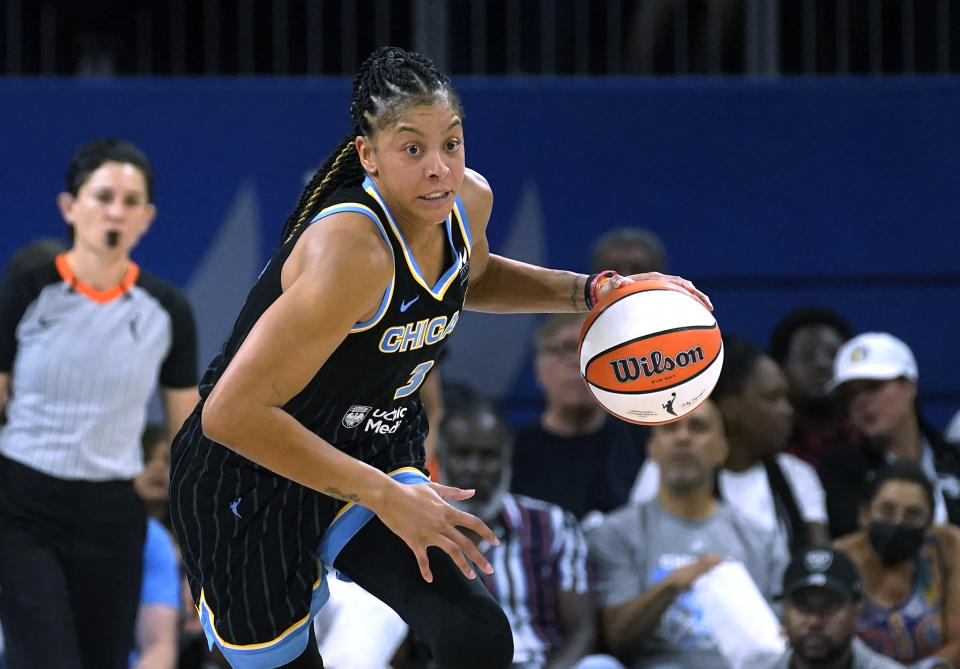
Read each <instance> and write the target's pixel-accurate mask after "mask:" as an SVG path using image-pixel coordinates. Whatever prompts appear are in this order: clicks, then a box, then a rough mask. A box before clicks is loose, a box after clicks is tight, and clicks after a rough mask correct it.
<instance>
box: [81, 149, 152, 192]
mask: <svg viewBox="0 0 960 669" xmlns="http://www.w3.org/2000/svg"><path fill="white" fill-rule="evenodd" d="M104 163H129V164H130V165H133V166H134V167H136V168H137V169H138V170H140V173H141V174H143V180H144V181H145V182H146V186H147V202H153V167H151V165H150V161H149V160H148V159H147V156H146V154H144V153H143V151H141V150H140V149H139V148H137V146H136V145H135V144H133V143H132V142H128V141H126V140H123V139H112V138H108V139H95V140H93V141H92V142H87V143H86V144H84V145H83V146H81V147H80V148H79V149H77V152H76V153H75V154H73V159H72V160H71V161H70V166H69V167H67V192H68V193H70V194H71V195H73V196H74V197H76V196H77V193H78V192H79V191H80V188H81V187H82V186H83V183H84V182H85V181H86V180H87V179H88V178H90V175H91V174H92V173H93V172H95V171H96V170H98V169H99V168H100V166H101V165H103V164H104Z"/></svg>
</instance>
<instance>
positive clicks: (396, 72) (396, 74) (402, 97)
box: [280, 46, 463, 243]
mask: <svg viewBox="0 0 960 669" xmlns="http://www.w3.org/2000/svg"><path fill="white" fill-rule="evenodd" d="M437 102H445V103H446V104H448V105H450V107H451V108H452V109H453V110H454V112H455V113H456V114H457V115H458V116H460V117H461V118H463V108H462V107H461V105H460V99H459V98H458V97H457V94H456V92H455V91H454V90H453V86H452V85H451V84H450V79H448V78H447V76H446V75H444V74H443V73H442V72H440V71H439V70H438V69H437V68H436V66H435V65H434V64H433V61H431V60H430V59H429V58H427V57H426V56H422V55H420V54H418V53H414V52H412V51H406V50H404V49H401V48H399V47H392V46H385V47H380V48H379V49H377V50H376V51H374V52H373V53H372V54H370V56H369V57H368V58H367V60H365V61H364V63H363V65H361V66H360V69H359V70H358V71H357V75H356V76H355V77H354V79H353V99H352V100H351V101H350V118H351V121H352V128H351V132H350V133H349V134H348V135H347V136H346V137H344V138H343V139H342V140H341V141H340V143H339V144H338V145H337V148H336V149H334V150H333V152H332V153H331V154H330V155H329V156H328V157H327V159H326V160H325V161H324V162H323V164H322V165H321V166H320V169H318V170H317V171H316V173H314V175H313V177H312V178H311V179H310V182H309V183H308V184H307V186H306V188H304V189H303V193H301V194H300V200H299V201H298V202H297V206H296V208H295V209H294V210H293V213H291V214H290V216H289V217H288V218H287V221H286V223H285V224H284V226H283V232H282V233H281V235H280V241H281V243H282V242H285V241H287V240H289V239H290V238H291V237H292V236H293V234H294V233H295V232H296V231H297V230H298V229H299V228H300V227H301V226H303V225H304V224H305V223H307V222H308V221H309V220H310V219H311V218H313V216H315V215H316V213H317V212H318V211H320V209H321V208H322V206H323V204H324V202H325V200H326V199H327V198H328V197H329V196H330V195H331V194H332V193H333V192H334V191H335V190H337V189H338V188H339V187H341V186H343V185H347V184H359V183H360V182H362V181H363V177H364V171H363V167H362V166H361V164H360V157H359V156H358V155H357V151H356V148H355V147H354V140H355V139H356V137H357V136H358V135H364V136H366V137H372V136H373V134H374V133H375V132H376V131H377V130H382V129H384V128H389V127H390V126H392V125H394V124H395V123H397V122H398V121H399V120H400V118H401V116H402V115H403V113H404V111H405V110H406V109H407V108H409V107H411V106H416V105H431V104H435V103H437Z"/></svg>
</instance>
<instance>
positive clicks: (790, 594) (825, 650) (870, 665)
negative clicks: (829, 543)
mask: <svg viewBox="0 0 960 669" xmlns="http://www.w3.org/2000/svg"><path fill="white" fill-rule="evenodd" d="M783 597H784V600H783V620H784V626H785V631H786V634H787V639H788V640H789V642H790V650H788V651H787V652H786V653H784V655H783V657H781V658H780V661H779V662H777V664H776V665H775V666H774V667H773V668H772V669H903V665H902V664H900V663H898V662H894V661H893V660H891V659H889V658H886V657H884V656H883V655H880V654H878V653H875V652H874V651H872V650H870V649H869V648H868V647H867V646H866V645H865V644H864V643H863V642H862V641H860V639H858V638H857V636H856V628H857V621H858V620H859V619H860V612H861V611H862V610H863V601H862V592H861V586H860V575H859V574H858V573H857V568H856V566H854V564H853V563H852V562H851V561H850V558H849V557H847V556H846V555H845V554H844V553H842V552H840V551H836V550H832V549H829V548H808V549H806V550H804V551H803V552H801V553H800V554H798V555H797V556H796V557H794V559H793V561H792V562H791V563H790V566H789V567H787V571H786V572H785V573H784V576H783Z"/></svg>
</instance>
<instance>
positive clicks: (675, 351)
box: [579, 280, 723, 425]
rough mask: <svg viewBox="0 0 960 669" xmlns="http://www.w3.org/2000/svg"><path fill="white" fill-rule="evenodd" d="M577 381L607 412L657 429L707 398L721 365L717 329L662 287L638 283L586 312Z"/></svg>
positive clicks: (700, 308) (695, 304) (693, 305)
mask: <svg viewBox="0 0 960 669" xmlns="http://www.w3.org/2000/svg"><path fill="white" fill-rule="evenodd" d="M579 353H580V374H581V375H582V376H583V379H584V381H586V383H587V387H588V388H589V389H590V392H591V393H592V394H593V396H594V397H595V398H596V400H597V401H598V402H599V403H600V405H601V406H602V407H603V408H604V409H606V410H607V411H608V412H610V413H611V414H613V415H614V416H616V417H617V418H620V419H622V420H625V421H629V422H631V423H639V424H641V425H658V424H661V423H669V422H671V421H674V420H677V419H678V418H680V417H681V416H683V415H684V414H686V413H689V412H690V411H693V410H694V409H695V408H697V407H698V406H699V405H700V403H701V402H703V401H704V400H705V399H706V398H707V397H709V396H710V391H712V390H713V387H714V385H716V383H717V378H718V377H719V376H720V368H721V366H722V365H723V342H722V340H721V339H720V328H719V327H717V321H716V319H715V318H714V317H713V314H712V313H710V310H709V309H707V308H706V307H705V306H704V305H703V304H701V303H700V301H699V300H697V299H695V298H694V297H692V296H690V295H689V294H688V293H686V292H685V291H684V290H683V289H681V288H680V287H679V286H677V285H675V284H672V283H667V282H666V281H659V280H650V281H635V282H633V283H630V284H628V285H626V286H624V287H622V288H618V289H617V290H614V291H612V292H611V293H610V294H608V295H607V296H606V297H604V298H603V299H602V300H600V301H599V302H598V303H597V305H596V306H595V307H594V308H593V310H591V312H590V315H589V316H588V317H587V320H586V322H585V323H584V324H583V329H582V330H581V331H580V351H579Z"/></svg>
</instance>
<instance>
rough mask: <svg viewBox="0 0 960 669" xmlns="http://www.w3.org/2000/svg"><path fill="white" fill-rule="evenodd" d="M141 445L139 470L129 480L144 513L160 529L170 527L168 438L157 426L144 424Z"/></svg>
mask: <svg viewBox="0 0 960 669" xmlns="http://www.w3.org/2000/svg"><path fill="white" fill-rule="evenodd" d="M140 441H141V444H142V446H143V460H144V462H143V471H141V472H140V473H139V474H138V475H137V477H136V478H135V479H133V487H134V489H135V490H136V491H137V494H138V495H140V499H142V500H143V503H144V505H146V507H147V513H148V514H149V515H150V517H151V518H155V519H157V520H159V521H160V522H161V523H163V525H164V526H167V527H169V525H170V435H169V432H168V430H167V428H166V427H165V426H163V425H160V424H159V423H148V424H147V426H146V427H145V428H143V436H142V437H141V438H140Z"/></svg>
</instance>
